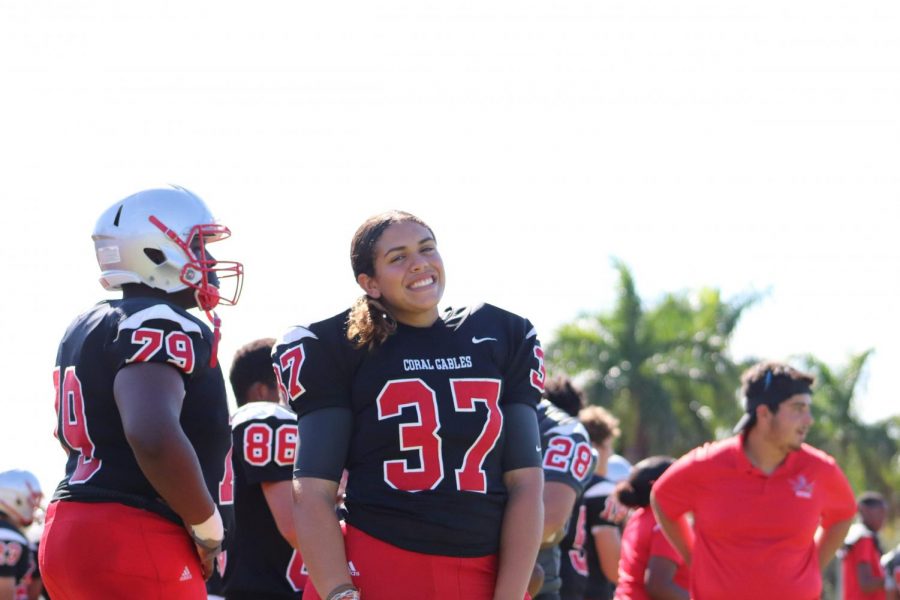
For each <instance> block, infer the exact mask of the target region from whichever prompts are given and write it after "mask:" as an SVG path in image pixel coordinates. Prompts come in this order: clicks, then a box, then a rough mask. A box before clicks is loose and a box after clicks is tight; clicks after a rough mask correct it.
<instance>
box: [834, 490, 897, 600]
mask: <svg viewBox="0 0 900 600" xmlns="http://www.w3.org/2000/svg"><path fill="white" fill-rule="evenodd" d="M856 507H857V510H858V511H859V522H857V523H854V524H853V525H852V526H851V527H850V531H849V532H848V533H847V537H846V539H845V540H844V546H843V548H841V551H840V553H839V554H840V557H841V569H842V577H841V579H842V581H843V586H844V596H843V600H884V599H885V597H886V592H885V573H884V569H883V568H882V567H881V554H882V550H881V544H880V543H879V541H878V532H879V531H880V530H881V528H882V527H883V526H884V522H885V520H886V518H887V502H885V500H884V496H882V495H881V494H879V493H878V492H864V493H863V494H861V495H860V496H859V499H858V500H857V502H856Z"/></svg>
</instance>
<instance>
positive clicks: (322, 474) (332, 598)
mask: <svg viewBox="0 0 900 600" xmlns="http://www.w3.org/2000/svg"><path fill="white" fill-rule="evenodd" d="M351 264H352V267H353V272H354V275H355V277H356V280H357V283H358V284H359V285H360V287H361V288H362V289H363V291H364V292H365V295H364V296H362V297H361V298H360V299H359V301H357V303H356V304H355V306H354V307H353V308H351V309H350V310H348V311H344V312H342V313H340V314H338V315H336V316H334V317H332V318H330V319H327V320H325V321H320V322H318V323H314V324H312V325H310V326H308V327H297V328H294V329H292V330H291V331H289V332H288V333H287V334H286V335H285V336H284V338H283V339H282V340H280V341H279V344H278V346H277V348H276V352H275V353H274V355H273V356H274V362H275V367H276V370H277V371H278V372H280V374H281V384H282V386H283V389H282V392H283V393H284V394H286V396H287V397H288V398H289V399H290V402H291V405H292V406H293V407H294V409H295V411H296V412H297V414H298V416H299V423H298V427H299V436H300V441H301V442H300V448H299V452H298V454H297V461H296V465H295V471H294V477H295V480H294V486H295V487H294V490H295V509H294V521H295V525H296V527H297V537H298V539H299V541H300V547H301V548H302V549H303V552H304V561H305V562H306V565H307V567H308V569H309V573H310V578H311V582H312V584H313V585H307V587H306V589H305V590H304V597H305V598H306V600H309V598H314V599H315V598H320V597H321V598H326V599H328V600H346V599H350V598H358V597H359V593H360V592H361V593H362V595H363V597H364V598H365V599H366V600H381V599H390V600H404V599H416V600H419V599H422V598H429V599H432V600H445V599H446V600H450V599H453V600H456V599H463V598H465V599H466V600H491V599H492V598H502V599H505V600H514V599H515V600H518V599H521V598H523V597H524V596H525V589H526V585H527V583H528V578H529V575H530V574H531V570H532V567H533V565H534V561H535V556H536V554H537V550H538V546H539V544H540V539H541V525H542V505H541V492H542V487H543V478H542V473H541V469H540V464H541V442H540V436H539V432H538V427H537V419H536V414H535V405H536V404H537V402H538V400H539V398H540V394H541V390H542V388H543V381H544V377H545V374H544V368H543V351H542V350H541V347H540V344H539V343H538V340H537V336H536V335H535V331H534V328H533V327H532V326H531V324H530V323H529V322H528V321H527V320H526V319H523V318H521V317H518V316H516V315H514V314H511V313H508V312H506V311H503V310H501V309H499V308H496V307H494V306H490V305H487V304H485V305H479V306H475V307H470V308H467V309H463V310H450V309H448V310H447V311H445V312H444V313H443V314H441V313H440V312H439V311H438V303H439V302H440V300H441V296H442V294H443V290H444V266H443V263H442V261H441V256H440V254H439V253H438V249H437V244H436V242H435V236H434V234H433V233H432V230H431V229H430V228H429V227H428V226H427V225H425V224H424V223H423V222H422V221H421V220H419V219H418V218H416V217H414V216H413V215H410V214H408V213H403V212H396V211H395V212H390V213H385V214H382V215H378V216H376V217H372V218H371V219H369V220H367V221H366V222H365V223H363V225H362V226H361V227H360V228H359V229H358V230H357V232H356V234H355V235H354V238H353V242H352V245H351ZM344 467H346V468H347V470H348V471H349V476H348V480H347V492H346V508H347V526H346V535H345V536H342V533H341V528H340V526H339V523H338V520H337V518H336V516H335V512H334V498H335V493H336V491H337V488H338V481H339V479H340V477H341V472H342V469H344ZM348 567H349V568H348Z"/></svg>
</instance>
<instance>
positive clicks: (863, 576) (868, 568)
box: [856, 563, 884, 594]
mask: <svg viewBox="0 0 900 600" xmlns="http://www.w3.org/2000/svg"><path fill="white" fill-rule="evenodd" d="M856 579H857V581H859V589H860V590H862V592H863V593H865V594H871V593H872V592H877V591H879V590H881V589H884V577H879V576H878V575H876V574H875V573H874V572H873V571H872V565H869V564H866V563H860V564H858V565H856Z"/></svg>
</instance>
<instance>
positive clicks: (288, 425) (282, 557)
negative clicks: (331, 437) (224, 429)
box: [225, 402, 306, 600]
mask: <svg viewBox="0 0 900 600" xmlns="http://www.w3.org/2000/svg"><path fill="white" fill-rule="evenodd" d="M231 426H232V438H231V439H232V447H233V448H234V450H233V453H232V465H233V467H234V512H235V517H236V521H237V529H236V531H235V536H234V538H233V539H232V540H231V546H230V549H229V551H228V567H227V571H226V573H227V583H226V585H225V590H226V594H227V595H229V596H231V595H235V594H238V593H240V594H241V595H242V597H248V598H249V597H262V596H264V597H266V598H284V599H285V600H288V599H294V600H296V599H297V598H300V592H301V591H302V590H303V585H304V584H305V582H306V574H305V573H304V572H303V560H302V558H301V557H300V553H299V552H296V551H295V550H294V549H293V548H292V547H291V545H290V544H288V543H287V541H285V539H284V538H283V537H282V536H281V534H280V533H279V532H278V527H277V525H276V524H275V519H274V517H273V516H272V513H271V511H270V509H269V505H268V503H267V502H266V497H265V495H264V493H263V490H262V486H261V485H260V484H262V483H263V482H267V481H268V482H277V481H290V480H291V478H292V477H293V467H294V453H295V452H296V447H297V415H295V414H294V413H293V412H291V411H290V410H288V409H287V408H285V407H283V406H279V405H278V404H275V403H272V402H251V403H249V404H245V405H244V406H242V407H241V408H239V409H238V410H237V412H235V413H234V415H232V417H231Z"/></svg>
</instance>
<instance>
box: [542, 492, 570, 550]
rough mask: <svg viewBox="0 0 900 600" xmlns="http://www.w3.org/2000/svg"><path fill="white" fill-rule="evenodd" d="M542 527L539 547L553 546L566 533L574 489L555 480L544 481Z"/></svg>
mask: <svg viewBox="0 0 900 600" xmlns="http://www.w3.org/2000/svg"><path fill="white" fill-rule="evenodd" d="M543 496H544V499H543V504H544V529H543V533H542V534H541V548H548V547H550V546H555V545H556V544H558V543H559V541H560V540H562V538H563V537H565V535H566V523H567V522H568V520H569V517H570V516H571V514H572V508H573V507H574V505H575V499H576V498H577V497H578V496H577V493H576V492H575V490H574V489H573V488H571V487H569V485H567V484H565V483H561V482H557V481H547V482H544V493H543Z"/></svg>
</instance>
